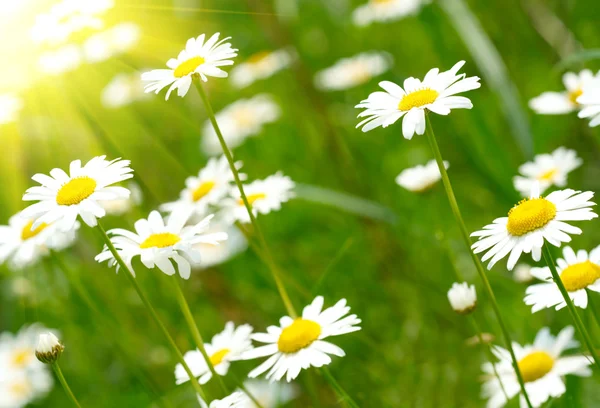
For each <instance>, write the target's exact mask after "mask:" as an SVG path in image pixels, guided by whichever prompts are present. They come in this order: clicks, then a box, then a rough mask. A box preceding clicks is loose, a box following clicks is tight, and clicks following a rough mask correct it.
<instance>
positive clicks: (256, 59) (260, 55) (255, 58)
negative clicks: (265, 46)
mask: <svg viewBox="0 0 600 408" xmlns="http://www.w3.org/2000/svg"><path fill="white" fill-rule="evenodd" d="M270 54H271V53H270V52H269V51H260V52H257V53H256V54H253V55H251V56H250V57H248V62H249V63H250V64H258V63H260V62H262V61H263V60H264V59H266V58H267V57H268V56H269V55H270Z"/></svg>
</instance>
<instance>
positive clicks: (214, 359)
mask: <svg viewBox="0 0 600 408" xmlns="http://www.w3.org/2000/svg"><path fill="white" fill-rule="evenodd" d="M229 352H230V350H229V349H227V348H224V349H221V350H219V351H217V352H216V353H214V354H213V355H212V356H210V362H211V364H212V365H213V366H216V365H219V364H221V361H223V359H224V358H225V356H226V355H227V354H229Z"/></svg>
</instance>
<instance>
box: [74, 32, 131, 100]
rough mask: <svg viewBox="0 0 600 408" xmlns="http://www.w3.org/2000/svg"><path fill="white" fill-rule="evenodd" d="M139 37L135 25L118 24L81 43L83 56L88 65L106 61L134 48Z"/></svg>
mask: <svg viewBox="0 0 600 408" xmlns="http://www.w3.org/2000/svg"><path fill="white" fill-rule="evenodd" d="M140 37H141V29H140V27H139V26H138V25H137V24H134V23H131V22H126V23H120V24H117V25H115V26H113V27H110V28H107V29H106V30H104V31H101V32H99V33H97V34H94V35H92V36H90V37H89V38H88V39H87V40H86V41H85V42H84V43H83V55H84V57H85V60H86V61H87V62H88V63H90V64H93V63H98V62H102V61H106V60H108V59H109V58H112V57H114V56H116V55H119V54H123V53H125V52H127V51H129V50H130V49H132V48H133V47H135V46H136V45H137V43H138V42H139V40H140ZM138 78H139V77H138ZM140 89H142V88H141V87H140Z"/></svg>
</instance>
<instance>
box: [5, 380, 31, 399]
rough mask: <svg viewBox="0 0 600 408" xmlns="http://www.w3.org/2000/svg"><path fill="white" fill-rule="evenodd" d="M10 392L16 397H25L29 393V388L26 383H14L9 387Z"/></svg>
mask: <svg viewBox="0 0 600 408" xmlns="http://www.w3.org/2000/svg"><path fill="white" fill-rule="evenodd" d="M9 388H10V391H11V392H12V394H13V395H16V396H25V395H27V394H28V393H29V390H30V389H31V386H30V385H29V384H28V383H27V382H24V381H23V382H14V383H12V384H11V385H10V387H9Z"/></svg>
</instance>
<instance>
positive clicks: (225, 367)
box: [175, 322, 252, 384]
mask: <svg viewBox="0 0 600 408" xmlns="http://www.w3.org/2000/svg"><path fill="white" fill-rule="evenodd" d="M250 334H252V326H250V325H248V324H243V325H241V326H238V327H235V325H234V323H233V322H227V324H226V325H225V330H223V331H222V332H221V333H219V334H216V335H214V336H213V338H212V340H211V342H210V343H205V344H204V348H205V350H206V354H208V357H209V359H210V362H211V364H212V365H213V367H214V368H215V371H216V373H217V374H219V375H221V376H224V375H227V372H228V371H229V366H230V365H231V362H232V361H236V360H240V359H241V356H242V354H243V353H245V352H246V351H249V350H251V349H252V341H251V340H250ZM184 359H185V362H186V363H187V364H188V366H189V367H190V369H191V370H192V373H193V374H194V376H195V377H198V381H199V382H200V384H206V383H207V382H208V381H210V379H211V378H212V373H211V371H210V368H209V367H208V364H206V360H204V357H203V356H202V353H200V351H199V350H192V351H188V352H187V353H185V355H184ZM189 380H190V377H189V376H188V374H187V373H186V372H185V370H184V369H183V366H182V365H181V364H177V366H176V367H175V382H176V383H177V384H182V383H184V382H186V381H189Z"/></svg>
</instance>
